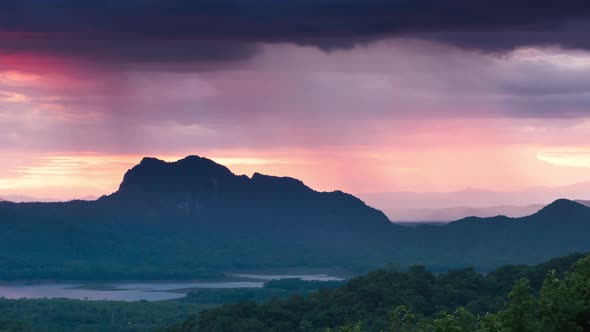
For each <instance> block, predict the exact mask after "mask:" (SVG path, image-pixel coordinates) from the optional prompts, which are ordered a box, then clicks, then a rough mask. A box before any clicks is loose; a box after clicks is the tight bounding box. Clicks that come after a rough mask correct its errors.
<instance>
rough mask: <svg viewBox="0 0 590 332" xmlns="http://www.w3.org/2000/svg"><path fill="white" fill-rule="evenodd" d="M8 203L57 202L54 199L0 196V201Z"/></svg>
mask: <svg viewBox="0 0 590 332" xmlns="http://www.w3.org/2000/svg"><path fill="white" fill-rule="evenodd" d="M2 200H3V201H10V202H15V203H25V202H28V203H30V202H58V201H59V200H58V199H54V198H38V197H31V196H24V195H8V194H7V195H2V199H1V200H0V201H2Z"/></svg>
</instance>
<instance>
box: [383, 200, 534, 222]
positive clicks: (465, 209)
mask: <svg viewBox="0 0 590 332" xmlns="http://www.w3.org/2000/svg"><path fill="white" fill-rule="evenodd" d="M543 206H544V205H542V204H533V205H525V206H510V205H503V206H489V207H470V206H457V207H449V208H440V209H400V210H396V211H395V212H394V213H391V215H393V216H394V219H393V220H394V222H396V223H400V222H403V223H410V222H449V221H454V220H458V219H462V218H465V217H468V216H474V217H494V216H498V215H505V216H509V217H524V216H528V215H531V214H533V213H535V212H537V211H539V210H540V209H542V208H543Z"/></svg>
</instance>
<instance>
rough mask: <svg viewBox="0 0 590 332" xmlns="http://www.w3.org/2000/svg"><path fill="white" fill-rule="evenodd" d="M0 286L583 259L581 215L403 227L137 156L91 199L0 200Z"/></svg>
mask: <svg viewBox="0 0 590 332" xmlns="http://www.w3.org/2000/svg"><path fill="white" fill-rule="evenodd" d="M0 223H1V225H0V226H1V227H0V253H1V254H0V267H1V268H0V279H7V280H9V279H101V280H106V279H158V278H161V279H179V278H197V277H200V278H204V277H208V276H219V275H221V274H223V273H224V272H226V271H236V270H252V269H262V268H263V269H273V268H281V269H289V268H301V267H305V268H316V269H317V268H319V269H323V270H324V271H325V270H329V269H338V270H342V269H346V270H348V271H349V272H363V271H367V270H370V269H373V268H375V267H379V266H382V265H384V264H386V263H388V262H396V263H399V264H401V265H409V264H417V263H420V264H426V265H428V266H429V267H430V268H431V269H434V270H445V269H448V268H459V267H465V266H471V265H474V266H476V267H478V268H479V269H482V270H489V269H492V268H494V267H497V266H499V265H502V264H506V263H535V262H540V261H542V260H544V259H547V258H549V257H554V256H559V255H564V254H568V253H570V252H575V251H584V252H585V251H590V241H587V238H586V237H587V234H589V232H590V208H589V207H587V206H584V205H582V204H579V203H577V202H573V201H568V200H557V201H555V202H554V203H552V204H550V205H548V206H546V207H544V208H542V209H540V211H538V212H536V213H535V214H533V215H530V216H527V217H522V218H508V217H493V218H464V219H461V220H458V221H455V222H451V223H449V224H447V225H445V226H428V225H423V226H418V227H403V226H400V225H396V224H394V223H392V222H390V220H389V219H388V218H387V217H386V216H385V215H384V214H383V213H382V212H381V211H379V210H376V209H374V208H372V207H370V206H368V205H366V204H365V203H363V202H362V201H361V200H359V199H358V198H356V197H354V196H352V195H349V194H346V193H343V192H340V191H334V192H317V191H314V190H312V189H311V188H309V187H307V186H306V185H304V184H303V183H302V182H301V181H299V180H297V179H293V178H288V177H274V176H267V175H262V174H258V173H256V174H254V175H253V176H252V177H247V176H238V175H235V174H233V173H232V172H231V171H230V170H229V169H227V168H226V167H224V166H222V165H219V164H216V163H215V162H213V161H211V160H209V159H206V158H201V157H196V156H191V157H187V158H185V159H182V160H179V161H177V162H173V163H167V162H164V161H161V160H157V159H154V158H145V159H143V160H142V161H141V163H140V164H139V165H137V166H135V167H134V168H132V169H130V170H129V171H128V172H127V173H126V174H125V176H124V178H123V181H122V183H121V185H120V187H119V190H117V191H116V192H115V193H113V194H111V195H107V196H103V197H101V198H99V199H98V200H95V201H72V202H58V203H18V204H17V203H10V202H2V203H0Z"/></svg>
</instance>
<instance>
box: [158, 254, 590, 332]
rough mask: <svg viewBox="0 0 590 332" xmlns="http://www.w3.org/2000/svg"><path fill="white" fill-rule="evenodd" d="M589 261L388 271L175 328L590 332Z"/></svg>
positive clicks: (209, 314) (218, 311) (205, 315)
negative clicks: (435, 271) (485, 268)
mask: <svg viewBox="0 0 590 332" xmlns="http://www.w3.org/2000/svg"><path fill="white" fill-rule="evenodd" d="M589 330H590V256H589V257H584V256H583V255H571V256H568V257H564V258H560V259H554V260H551V261H549V262H547V263H544V264H541V265H538V266H533V267H526V266H516V265H513V266H504V267H501V268H499V269H497V270H496V271H494V272H492V273H489V274H486V275H484V274H479V273H477V272H475V271H474V270H473V269H464V270H455V271H449V272H447V273H442V274H433V273H432V272H429V271H428V270H426V269H424V268H423V267H420V266H414V267H411V268H409V269H408V270H407V271H399V270H397V269H394V268H390V269H381V270H378V271H374V272H371V273H369V274H367V275H365V276H362V277H358V278H355V279H353V280H351V281H350V282H348V283H347V284H346V285H344V286H342V287H340V288H337V289H324V290H320V291H318V292H316V293H314V294H312V295H310V296H309V297H307V298H304V297H300V296H294V297H291V298H290V299H287V300H272V301H269V302H267V303H264V304H257V303H254V302H241V303H239V304H233V305H225V306H222V307H219V308H215V309H210V310H206V311H204V312H202V313H201V314H200V315H199V316H198V317H195V318H192V319H190V320H187V321H185V322H184V323H182V324H178V325H176V326H174V327H172V328H170V329H169V331H171V332H172V331H200V332H205V331H211V332H213V331H220V332H221V331H228V332H229V331H277V332H278V331H342V332H344V331H346V332H349V331H350V332H360V331H391V332H394V331H395V332H398V331H456V332H462V331H465V332H468V331H519V332H520V331H531V332H533V331H589Z"/></svg>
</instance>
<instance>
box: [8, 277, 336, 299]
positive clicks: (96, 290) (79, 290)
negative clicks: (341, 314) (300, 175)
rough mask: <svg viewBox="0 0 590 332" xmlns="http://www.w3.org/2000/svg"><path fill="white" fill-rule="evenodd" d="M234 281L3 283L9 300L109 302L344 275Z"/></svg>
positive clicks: (181, 295) (163, 297)
mask: <svg viewBox="0 0 590 332" xmlns="http://www.w3.org/2000/svg"><path fill="white" fill-rule="evenodd" d="M232 277H234V278H235V279H239V280H232V281H216V282H141V283H101V284H84V283H63V284H60V283H54V284H42V283H41V284H0V297H3V298H7V299H22V298H28V299H41V298H48V299H49V298H67V299H77V300H93V301H96V300H109V301H140V300H145V301H163V300H172V299H177V298H181V297H184V296H185V295H186V294H187V293H188V292H189V291H190V289H195V288H209V289H227V288H261V287H263V286H264V282H265V281H268V280H278V279H285V278H298V279H302V280H307V281H313V280H318V281H333V280H342V278H338V277H333V276H328V275H323V274H317V275H255V274H236V275H232Z"/></svg>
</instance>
